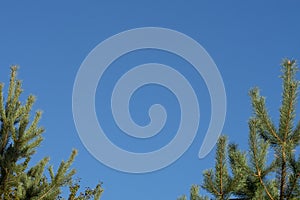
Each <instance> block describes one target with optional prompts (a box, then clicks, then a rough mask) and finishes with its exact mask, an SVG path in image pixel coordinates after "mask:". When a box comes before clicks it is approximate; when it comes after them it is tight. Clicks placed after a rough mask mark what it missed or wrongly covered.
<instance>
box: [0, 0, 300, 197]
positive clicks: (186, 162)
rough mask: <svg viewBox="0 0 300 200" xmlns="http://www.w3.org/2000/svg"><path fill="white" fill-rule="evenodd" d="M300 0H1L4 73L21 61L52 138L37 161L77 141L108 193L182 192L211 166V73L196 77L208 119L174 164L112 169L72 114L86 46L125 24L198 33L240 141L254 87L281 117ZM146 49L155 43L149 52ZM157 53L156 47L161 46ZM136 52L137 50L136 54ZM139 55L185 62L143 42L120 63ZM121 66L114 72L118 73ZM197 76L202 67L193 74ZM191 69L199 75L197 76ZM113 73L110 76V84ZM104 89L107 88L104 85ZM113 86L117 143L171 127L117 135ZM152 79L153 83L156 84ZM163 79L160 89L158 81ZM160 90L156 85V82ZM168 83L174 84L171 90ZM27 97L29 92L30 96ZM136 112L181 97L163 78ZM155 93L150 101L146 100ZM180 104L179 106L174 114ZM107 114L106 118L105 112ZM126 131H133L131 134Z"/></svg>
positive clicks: (133, 146)
mask: <svg viewBox="0 0 300 200" xmlns="http://www.w3.org/2000/svg"><path fill="white" fill-rule="evenodd" d="M299 19H300V3H299V2H298V1H296V0H289V1H281V2H280V3H278V2H274V1H263V2H262V1H243V2H241V1H200V0H197V1H196V0H191V1H186V2H184V1H182V0H181V1H179V0H173V1H157V0H153V1H126V2H125V1H43V2H41V1H39V2H38V1H9V2H8V1H6V2H4V1H2V2H1V3H0V80H1V82H5V83H7V82H8V78H9V66H11V65H12V64H17V65H20V71H19V78H20V79H22V80H24V82H23V83H24V84H23V85H24V89H25V92H24V94H25V95H28V94H30V93H32V94H35V95H36V96H37V102H36V104H35V109H41V110H43V112H44V115H43V119H42V120H41V125H42V126H44V127H45V128H46V133H45V135H44V137H45V140H44V142H43V143H42V145H41V147H40V148H39V149H38V153H37V155H36V157H35V161H37V160H38V159H40V158H42V157H44V156H46V155H47V156H48V155H49V156H50V157H51V163H52V164H54V166H55V167H58V164H59V162H60V161H61V160H62V159H67V157H68V156H69V154H70V152H71V149H72V148H76V149H78V150H79V155H78V156H77V158H76V161H75V163H74V165H73V166H74V167H75V168H76V169H77V171H78V173H77V175H76V176H77V177H80V178H81V179H82V185H83V186H94V185H95V184H96V183H97V182H98V181H103V183H104V184H103V187H104V189H105V192H104V194H103V198H102V199H103V200H119V199H132V200H135V199H137V200H140V199H143V200H153V199H164V200H169V199H170V200H172V199H176V198H177V197H178V196H180V195H181V194H184V193H185V194H187V193H188V191H189V187H190V186H191V185H192V184H194V183H195V184H201V182H202V171H203V170H205V169H207V168H210V167H213V164H214V151H212V152H211V153H210V154H209V155H208V156H207V157H206V158H204V159H201V160H200V159H198V157H197V154H198V151H199V148H200V146H201V142H202V141H203V136H204V134H205V133H206V129H207V127H208V122H209V118H210V109H209V107H210V100H209V95H208V91H207V88H206V86H205V83H204V82H203V80H202V79H201V77H198V78H199V79H198V80H195V81H194V82H193V83H194V84H196V86H194V87H195V88H196V91H197V95H198V98H199V99H200V104H199V105H200V109H201V122H200V126H199V131H198V134H197V137H196V139H195V141H194V143H193V144H192V146H191V147H190V148H189V149H188V151H187V152H186V153H185V154H184V155H183V156H182V157H181V158H180V159H179V160H177V161H176V162H175V163H173V164H172V165H171V166H169V167H167V168H164V169H162V170H159V171H156V172H152V173H148V174H128V173H122V172H118V171H116V170H113V169H110V168H108V167H106V166H105V165H103V164H101V163H100V162H99V161H97V160H96V159H94V158H93V157H92V156H91V155H90V154H89V152H88V151H87V150H86V149H85V147H84V146H83V144H82V143H81V141H80V139H79V136H78V134H77V131H76V129H75V125H74V121H73V116H72V89H73V83H74V80H75V77H76V73H77V71H78V69H79V67H80V65H81V63H82V61H83V60H84V58H85V57H86V56H87V54H88V53H89V52H90V51H91V50H92V49H93V48H94V47H95V46H96V45H98V44H99V43H100V42H101V41H103V40H105V39H106V38H108V37H110V36H112V35H114V34H117V33H119V32H122V31H125V30H128V29H132V28H138V27H145V26H155V27H165V28H170V29H173V30H177V31H180V32H182V33H185V34H186V35H188V36H190V37H192V38H193V39H195V40H196V41H197V42H199V43H200V44H201V45H202V46H203V47H204V48H205V49H206V50H207V52H208V53H209V54H210V55H211V57H212V58H213V59H214V61H215V63H216V64H217V66H218V68H219V71H220V73H221V75H222V77H223V80H224V84H225V87H226V93H227V103H228V106H227V116H226V121H225V126H224V129H223V133H224V134H226V135H229V138H230V141H232V142H237V143H239V144H240V146H241V148H243V149H245V148H246V147H247V146H246V145H247V134H248V128H247V127H248V125H247V120H248V118H249V117H250V115H251V107H250V101H249V97H248V94H247V93H248V90H249V89H250V88H251V87H253V86H259V87H260V88H261V89H262V94H263V95H264V96H267V103H268V107H269V110H270V113H271V114H272V115H273V119H274V121H276V120H277V119H278V112H277V111H278V108H279V105H280V95H281V82H280V79H279V75H280V66H279V65H280V63H281V59H282V58H284V57H291V58H295V59H298V60H299V59H300V57H299V56H300V38H299V32H300V23H299ZM146 53H149V55H150V56H149V55H148V56H146ZM156 53H157V54H156ZM129 56H130V55H129ZM135 58H137V59H138V60H139V61H141V60H142V61H143V59H144V61H145V62H148V61H153V60H154V61H157V62H159V61H164V62H167V63H168V64H169V65H172V64H174V65H176V63H177V64H178V62H180V61H178V60H176V58H174V60H172V59H173V57H172V56H169V55H162V54H161V52H155V51H153V52H140V53H137V54H136V55H135V57H130V58H129V59H127V60H126V59H124V60H123V61H122V60H120V61H119V64H121V65H132V64H134V59H135ZM112 75H113V73H112ZM194 78H195V77H194ZM194 78H193V79H194ZM109 80H110V79H108V82H107V84H108V85H109V83H110V82H109ZM101 89H102V90H104V92H103V91H102V92H101ZM106 89H109V87H108V86H107V87H106V86H105V85H102V86H99V87H98V89H97V96H96V107H97V115H98V117H99V118H104V123H105V126H106V128H107V129H108V130H111V135H109V136H108V137H110V138H111V139H112V140H113V141H114V142H115V143H116V144H118V145H120V146H123V147H124V148H128V150H131V151H137V152H140V151H149V150H154V149H156V148H159V147H161V146H163V145H164V144H165V143H166V142H168V139H170V138H171V137H172V135H171V136H167V137H162V139H161V140H159V139H155V138H153V141H148V143H147V144H146V145H144V143H142V144H140V143H139V140H132V139H130V138H125V137H121V136H120V137H117V136H116V135H115V134H114V131H115V132H118V131H117V130H115V129H114V126H113V125H110V123H113V122H108V121H109V120H110V118H111V114H109V113H106V111H107V110H106V109H107V107H105V105H102V104H101V102H102V98H104V97H103V96H105V95H103V94H105V90H106ZM148 89H149V91H148ZM154 89H158V91H157V93H159V94H160V95H159V97H160V98H157V97H156V98H155V97H153V96H152V95H151V94H153V93H151V90H154ZM152 92H153V91H152ZM164 92H166V94H165V95H164ZM24 97H25V96H24ZM134 97H135V100H134V102H136V107H134V106H133V108H132V110H131V111H132V115H133V117H134V119H135V120H136V121H137V123H140V124H146V123H147V120H148V119H147V117H145V116H146V115H145V112H144V113H143V112H142V111H145V107H143V105H144V104H143V102H145V101H146V100H148V99H151V98H154V99H153V102H159V101H162V104H163V103H164V102H165V103H166V102H173V103H172V104H171V103H170V104H168V105H166V106H170V105H174V106H176V101H175V100H174V96H172V94H170V93H168V91H165V90H162V89H161V88H155V87H152V88H151V87H150V88H145V91H144V92H142V91H141V92H138V93H137V94H136V96H134ZM147 102H148V103H151V101H147ZM168 109H169V110H168V111H170V112H174V113H172V114H171V116H173V117H172V118H171V120H170V121H169V124H168V123H167V128H166V129H165V131H170V132H172V130H174V129H176V128H177V127H178V124H177V122H178V117H177V118H176V113H177V114H178V108H172V107H170V108H168ZM173 114H174V115H173ZM106 115H107V116H106ZM105 120H106V121H105ZM126 140H127V141H126Z"/></svg>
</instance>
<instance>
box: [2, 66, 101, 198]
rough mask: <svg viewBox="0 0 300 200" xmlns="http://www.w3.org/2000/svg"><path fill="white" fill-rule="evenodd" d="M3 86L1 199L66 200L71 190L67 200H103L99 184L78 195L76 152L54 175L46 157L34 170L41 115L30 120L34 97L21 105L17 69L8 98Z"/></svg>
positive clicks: (13, 72)
mask: <svg viewBox="0 0 300 200" xmlns="http://www.w3.org/2000/svg"><path fill="white" fill-rule="evenodd" d="M3 87H4V85H3V84H0V198H1V199H4V200H7V199H14V200H28V199H30V200H55V199H63V198H62V197H61V196H60V195H61V192H62V187H65V186H68V187H69V189H70V194H69V197H68V200H87V199H92V198H93V199H100V195H101V192H102V189H101V187H100V184H99V185H97V186H96V188H95V189H90V188H87V189H86V190H85V191H84V192H81V193H80V194H79V195H77V193H78V190H79V184H78V182H75V181H73V175H74V174H75V170H74V169H70V166H71V164H72V162H73V161H74V158H75V156H76V154H77V151H76V150H73V151H72V153H71V156H70V158H69V159H68V160H67V161H66V162H64V161H62V162H61V164H60V166H59V168H58V170H57V171H56V172H54V170H53V168H52V166H49V167H48V173H49V175H48V176H46V175H45V168H46V167H47V165H48V161H49V158H48V157H46V158H44V159H42V160H41V161H40V162H38V163H37V164H36V165H34V166H33V167H29V165H28V164H29V162H30V160H31V158H32V156H33V155H34V154H35V152H36V148H37V147H38V146H39V145H40V143H41V142H42V140H43V137H42V133H43V132H44V129H43V128H42V127H40V126H39V125H38V123H39V120H40V118H41V112H39V111H38V112H36V113H35V115H34V117H33V119H32V120H31V118H30V112H31V109H32V105H33V103H34V101H35V98H34V96H29V97H28V98H27V101H26V102H25V103H24V104H22V102H20V100H19V98H20V95H21V94H22V87H21V81H20V80H17V67H16V66H13V67H11V76H10V83H9V87H8V92H7V95H4V92H3Z"/></svg>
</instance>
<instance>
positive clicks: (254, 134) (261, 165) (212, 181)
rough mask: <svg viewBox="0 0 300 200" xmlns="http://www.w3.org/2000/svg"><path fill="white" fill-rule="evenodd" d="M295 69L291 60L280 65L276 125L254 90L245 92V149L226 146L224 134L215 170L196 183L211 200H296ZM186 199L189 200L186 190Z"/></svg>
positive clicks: (299, 194) (299, 188)
mask: <svg viewBox="0 0 300 200" xmlns="http://www.w3.org/2000/svg"><path fill="white" fill-rule="evenodd" d="M297 70H298V68H297V64H296V61H295V60H288V59H285V60H284V61H283V63H282V77H281V78H282V80H283V92H282V105H281V107H280V119H279V124H278V126H276V125H275V123H274V122H273V121H272V120H271V117H270V116H269V114H268V111H267V108H266V104H265V98H264V97H262V96H260V94H259V90H258V89H257V88H254V89H252V90H251V91H250V92H249V95H250V97H251V101H252V107H253V116H252V117H251V118H250V120H249V150H248V151H247V152H243V151H241V150H239V149H238V147H237V145H236V144H229V145H228V144H227V139H226V137H225V136H221V137H220V138H219V140H218V143H217V150H216V164H215V169H214V170H207V171H205V172H204V183H203V184H202V188H204V189H205V190H207V191H208V192H209V193H211V194H212V196H213V199H217V200H225V199H226V200H227V199H240V200H242V199H244V200H269V199H270V200H296V199H300V181H299V178H300V155H299V152H298V153H297V152H296V149H297V147H299V142H300V122H298V123H297V124H295V115H296V104H297V97H298V87H299V81H298V80H296V72H297ZM270 152H271V153H272V154H271V153H270ZM228 166H229V169H230V170H229V169H228ZM193 187H194V186H193ZM193 187H192V188H193ZM182 199H184V198H182ZM190 199H193V198H192V192H191V198H190Z"/></svg>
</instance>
